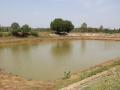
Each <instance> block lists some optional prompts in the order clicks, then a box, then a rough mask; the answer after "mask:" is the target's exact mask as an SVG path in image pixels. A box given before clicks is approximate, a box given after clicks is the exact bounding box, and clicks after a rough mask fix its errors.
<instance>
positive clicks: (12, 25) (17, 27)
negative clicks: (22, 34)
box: [11, 22, 20, 30]
mask: <svg viewBox="0 0 120 90" xmlns="http://www.w3.org/2000/svg"><path fill="white" fill-rule="evenodd" d="M11 28H12V30H19V29H20V25H19V24H18V23H17V22H14V23H12V24H11Z"/></svg>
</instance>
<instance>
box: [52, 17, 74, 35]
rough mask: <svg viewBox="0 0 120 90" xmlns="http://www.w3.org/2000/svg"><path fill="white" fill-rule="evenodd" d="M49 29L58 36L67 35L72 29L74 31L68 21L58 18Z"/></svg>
mask: <svg viewBox="0 0 120 90" xmlns="http://www.w3.org/2000/svg"><path fill="white" fill-rule="evenodd" d="M50 27H51V29H52V30H53V31H55V32H56V33H57V34H60V33H62V32H64V33H65V32H67V33H69V32H70V31H71V30H72V29H74V25H73V24H72V23H71V22H70V21H68V20H62V19H60V18H57V19H55V20H54V21H52V22H51V24H50Z"/></svg>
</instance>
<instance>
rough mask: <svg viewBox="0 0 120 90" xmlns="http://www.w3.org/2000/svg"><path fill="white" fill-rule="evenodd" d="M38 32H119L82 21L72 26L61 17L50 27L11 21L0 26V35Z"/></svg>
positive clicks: (29, 34) (16, 35)
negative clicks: (9, 24)
mask: <svg viewBox="0 0 120 90" xmlns="http://www.w3.org/2000/svg"><path fill="white" fill-rule="evenodd" d="M39 32H50V33H53V32H54V33H56V34H59V35H67V33H69V32H77V33H109V34H113V33H120V28H119V29H115V28H114V29H109V28H104V27H103V26H102V25H101V26H100V27H99V28H94V27H88V25H87V24H86V23H83V24H82V25H81V26H80V27H79V28H74V25H73V24H72V22H71V21H69V20H63V19H61V18H56V19H54V20H53V21H52V22H51V23H50V28H31V27H30V26H29V25H27V24H25V25H23V26H20V25H19V23H16V22H14V23H12V24H11V26H8V27H5V26H0V37H9V36H15V37H28V36H34V37H38V36H39V34H38V33H39Z"/></svg>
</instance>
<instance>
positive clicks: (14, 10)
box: [0, 0, 120, 28]
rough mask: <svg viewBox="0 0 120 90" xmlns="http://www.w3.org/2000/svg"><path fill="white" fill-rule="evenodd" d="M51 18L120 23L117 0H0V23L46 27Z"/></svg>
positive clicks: (113, 25)
mask: <svg viewBox="0 0 120 90" xmlns="http://www.w3.org/2000/svg"><path fill="white" fill-rule="evenodd" d="M54 18H63V19H68V20H71V21H72V22H73V24H74V25H75V26H76V27H79V26H80V25H81V23H83V22H86V23H87V24H88V26H95V27H99V26H100V25H104V27H106V28H118V27H120V0H0V24H1V25H4V26H5V25H6V26H8V25H10V24H11V23H12V22H19V23H20V25H23V24H29V25H30V26H32V27H49V24H50V22H51V21H52V20H53V19H54Z"/></svg>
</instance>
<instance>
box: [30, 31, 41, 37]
mask: <svg viewBox="0 0 120 90" xmlns="http://www.w3.org/2000/svg"><path fill="white" fill-rule="evenodd" d="M31 35H32V36H35V37H38V36H39V34H38V32H35V31H34V32H33V31H32V32H31Z"/></svg>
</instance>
